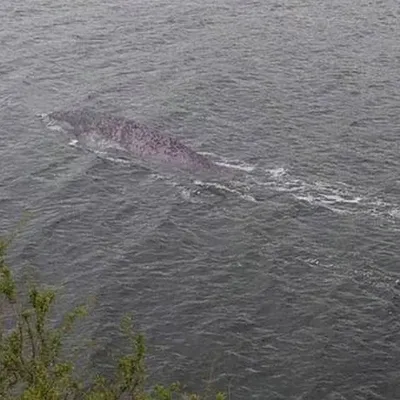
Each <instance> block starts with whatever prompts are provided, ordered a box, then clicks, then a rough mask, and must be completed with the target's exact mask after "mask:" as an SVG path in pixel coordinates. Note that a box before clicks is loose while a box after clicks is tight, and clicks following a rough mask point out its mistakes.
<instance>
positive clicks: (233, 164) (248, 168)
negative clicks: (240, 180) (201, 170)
mask: <svg viewBox="0 0 400 400" xmlns="http://www.w3.org/2000/svg"><path fill="white" fill-rule="evenodd" d="M199 154H201V155H203V156H208V157H210V158H213V159H215V160H214V162H215V164H217V165H219V166H220V167H225V168H230V169H237V170H240V171H245V172H252V171H254V170H255V168H256V167H255V166H254V165H251V164H248V163H245V162H243V161H240V160H229V159H228V158H225V157H222V156H219V155H218V154H215V153H211V152H208V151H202V152H199Z"/></svg>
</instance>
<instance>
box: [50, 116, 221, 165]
mask: <svg viewBox="0 0 400 400" xmlns="http://www.w3.org/2000/svg"><path fill="white" fill-rule="evenodd" d="M48 118H49V119H50V121H52V122H59V123H61V125H62V126H65V125H67V128H66V129H67V130H68V131H70V132H72V133H73V134H74V135H75V136H76V138H77V139H78V140H79V141H83V142H88V141H92V142H104V143H105V145H106V146H108V147H117V148H119V149H121V150H125V151H128V152H129V153H131V154H133V155H135V156H138V157H141V158H147V159H153V160H158V161H162V162H166V163H169V164H172V165H175V166H178V167H181V168H184V169H189V170H199V169H201V170H220V169H221V168H220V167H219V166H218V165H216V164H215V163H213V162H212V161H211V160H209V159H208V158H207V157H205V156H203V155H201V154H199V153H197V152H195V151H194V150H192V149H191V148H190V147H188V146H186V145H184V144H183V143H181V142H179V141H178V140H177V139H175V138H172V137H169V136H167V135H164V134H162V133H160V132H158V131H156V130H153V129H150V128H148V127H147V126H145V125H142V124H139V123H137V122H135V121H133V120H130V119H127V118H124V117H118V116H111V115H108V114H103V113H96V112H92V111H87V110H77V111H75V110H73V111H55V112H52V113H50V114H48ZM65 123H66V124H65Z"/></svg>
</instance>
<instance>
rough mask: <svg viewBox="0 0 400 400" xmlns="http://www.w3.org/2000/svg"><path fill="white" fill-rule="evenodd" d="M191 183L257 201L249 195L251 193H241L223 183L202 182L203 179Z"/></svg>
mask: <svg viewBox="0 0 400 400" xmlns="http://www.w3.org/2000/svg"><path fill="white" fill-rule="evenodd" d="M193 183H194V184H195V185H197V186H200V187H202V188H205V189H207V190H210V189H211V190H216V191H217V192H218V191H222V192H228V193H232V194H235V195H238V196H239V197H240V198H242V199H243V200H246V201H251V202H253V203H257V200H256V199H255V198H254V197H253V196H251V195H249V194H247V193H242V192H240V191H239V190H237V189H232V188H230V187H228V186H225V185H223V184H221V183H216V182H203V181H199V180H195V181H194V182H193Z"/></svg>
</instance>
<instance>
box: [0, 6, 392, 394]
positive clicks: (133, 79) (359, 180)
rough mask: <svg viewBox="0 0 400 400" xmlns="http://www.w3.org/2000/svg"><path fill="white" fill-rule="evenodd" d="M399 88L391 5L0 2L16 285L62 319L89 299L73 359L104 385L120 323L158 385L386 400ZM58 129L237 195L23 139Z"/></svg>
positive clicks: (5, 224) (46, 140)
mask: <svg viewBox="0 0 400 400" xmlns="http://www.w3.org/2000/svg"><path fill="white" fill-rule="evenodd" d="M399 82H400V3H399V2H398V1H395V0H386V1H372V0H371V1H367V0H331V1H315V0H283V1H271V0H265V1H239V0H214V1H211V0H203V1H196V0H188V1H185V2H183V1H178V0H168V1H167V0H155V1H143V0H136V1H135V0H131V1H128V0H115V1H104V0H70V1H60V0H51V1H49V0H46V1H45V0H27V1H23V2H22V1H10V0H3V1H2V2H1V4H0V135H1V141H0V171H1V173H0V217H1V225H0V227H1V228H0V231H1V232H0V233H2V234H4V233H7V232H9V231H10V230H12V229H13V228H14V227H15V226H16V224H17V223H18V221H20V219H21V218H22V216H23V212H24V211H29V212H30V218H29V220H28V222H27V223H26V225H25V227H24V228H23V229H22V232H21V234H20V235H19V237H18V239H17V240H16V241H15V243H14V245H13V247H12V249H11V253H10V259H11V261H12V265H13V267H14V268H15V270H16V271H17V272H19V273H22V272H23V271H24V270H25V269H26V268H28V267H29V268H31V267H34V269H36V270H37V272H38V275H39V276H40V277H41V279H42V281H44V282H46V283H50V284H54V285H56V286H57V287H60V296H61V298H60V302H59V304H58V306H57V307H58V311H59V312H60V313H61V312H64V311H67V310H69V309H71V308H72V307H73V306H75V305H77V304H79V303H81V302H82V301H85V300H86V299H88V298H92V297H93V298H95V299H96V301H95V304H94V305H93V310H92V314H91V316H90V317H89V319H88V320H87V321H86V322H83V323H82V324H81V325H80V327H79V331H78V333H77V334H76V339H77V340H78V341H80V340H81V338H82V341H83V338H89V339H94V340H95V341H96V342H97V343H98V344H99V347H98V348H89V347H88V348H87V349H86V350H85V351H84V352H83V354H84V356H85V357H87V359H86V360H84V361H85V362H89V363H91V364H93V365H94V366H95V367H96V368H98V369H99V370H102V371H108V370H109V369H110V364H111V361H110V358H109V357H108V353H109V352H112V351H118V349H119V350H121V349H122V348H123V341H122V339H121V335H120V333H119V321H120V320H121V318H122V317H123V316H124V315H125V314H126V313H133V315H134V317H135V322H136V326H137V328H138V329H140V330H141V331H143V332H145V334H146V337H147V340H148V347H149V348H148V354H149V357H148V361H149V371H150V382H159V381H162V382H171V381H175V380H180V381H182V382H183V383H185V384H186V385H187V386H188V388H189V389H191V390H200V389H201V388H204V386H205V385H206V381H207V380H210V381H211V384H212V386H213V387H214V388H219V389H221V390H228V388H229V391H230V398H231V399H304V400H309V399H310V400H314V399H315V400H338V399H346V400H367V399H368V400H375V399H376V400H378V399H379V400H381V399H400V323H399V319H400V314H399V311H400V285H399V282H400V281H399V280H400V250H399V243H400V242H399V240H400V181H399V168H400V161H399V155H400V149H399V134H400V83H399ZM72 107H74V108H76V107H78V108H79V107H89V108H91V109H93V110H95V111H99V112H107V113H110V114H113V115H114V114H115V115H121V116H125V117H127V118H133V119H136V120H138V121H140V122H141V123H143V124H146V125H147V126H150V127H154V128H157V129H160V130H163V131H165V132H168V133H169V134H170V135H171V136H174V137H176V138H177V139H179V140H180V141H182V142H183V143H186V144H187V145H189V146H190V147H192V148H194V149H196V150H197V151H199V152H202V153H204V154H208V155H209V156H210V157H211V158H213V160H216V161H217V162H219V163H221V164H223V165H224V166H228V168H231V169H232V170H235V171H238V174H237V175H235V177H234V178H232V179H231V180H223V179H222V178H221V180H219V179H212V177H207V179H205V178H204V177H198V176H195V174H194V175H193V176H192V175H191V174H182V173H180V172H178V171H170V170H168V169H167V168H165V169H164V168H163V166H153V165H148V164H147V163H146V160H135V159H133V160H132V159H130V160H126V159H125V158H119V157H118V156H116V155H115V154H108V153H107V152H106V151H101V150H102V149H100V150H99V149H86V148H82V147H80V146H77V145H71V143H70V138H69V137H67V136H66V135H64V134H63V132H59V131H57V130H54V129H53V130H50V129H47V127H46V126H44V125H43V124H42V123H41V122H40V121H38V120H37V119H36V118H35V115H36V114H38V113H49V112H52V111H54V110H62V109H69V108H72ZM88 150H90V151H88ZM81 354H82V353H81Z"/></svg>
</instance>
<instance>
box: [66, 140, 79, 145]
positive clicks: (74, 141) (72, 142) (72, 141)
mask: <svg viewBox="0 0 400 400" xmlns="http://www.w3.org/2000/svg"><path fill="white" fill-rule="evenodd" d="M68 145H69V146H71V147H78V139H73V140H71V141H70V142H69V143H68Z"/></svg>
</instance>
